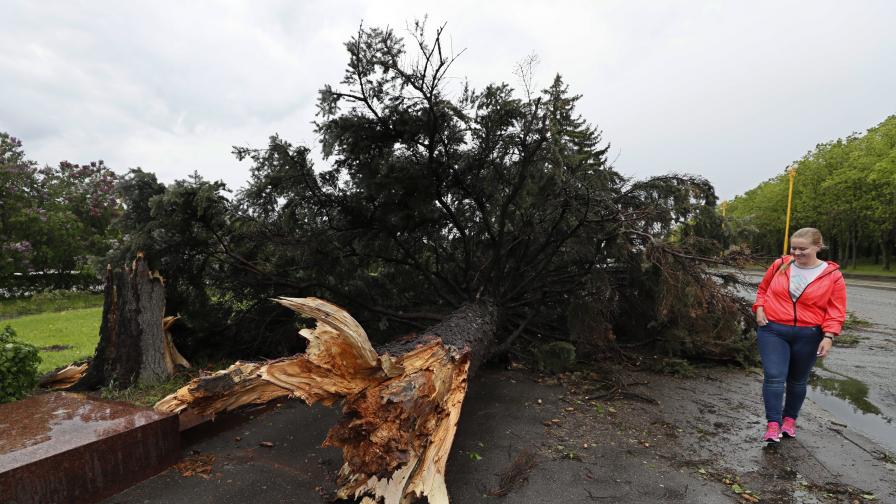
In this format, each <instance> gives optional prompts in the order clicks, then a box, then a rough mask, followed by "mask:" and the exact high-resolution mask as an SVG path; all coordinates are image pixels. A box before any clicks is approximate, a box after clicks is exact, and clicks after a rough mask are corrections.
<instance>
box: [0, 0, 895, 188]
mask: <svg viewBox="0 0 896 504" xmlns="http://www.w3.org/2000/svg"><path fill="white" fill-rule="evenodd" d="M427 14H428V16H429V18H430V24H431V25H432V26H435V25H437V24H441V23H443V22H445V23H447V28H446V32H447V33H448V34H449V35H450V38H451V42H452V43H453V47H454V50H455V52H458V51H460V50H461V49H466V52H465V53H464V54H463V55H462V56H461V57H460V59H459V60H458V61H457V63H456V64H455V66H454V67H453V72H452V75H453V76H455V77H458V78H460V77H467V78H469V80H470V82H471V84H473V85H474V86H475V87H477V88H481V87H482V86H483V85H485V84H487V83H489V82H493V81H505V82H508V83H511V84H517V80H516V77H515V76H514V75H513V70H514V67H515V65H516V64H517V63H518V62H519V61H521V60H523V59H524V58H526V56H527V55H529V54H532V53H535V54H537V56H538V58H539V60H540V63H539V65H538V68H537V70H536V75H535V78H536V83H538V84H540V85H541V87H544V86H546V85H547V84H549V83H550V80H551V78H552V77H553V75H554V74H555V73H561V74H562V75H563V76H564V78H565V79H566V81H567V83H568V84H570V88H571V90H572V91H573V92H575V93H579V94H582V95H583V98H582V100H581V102H580V112H581V113H582V114H583V115H584V116H585V117H586V118H587V119H588V120H589V121H590V122H592V123H594V124H596V125H597V126H598V127H599V128H600V129H602V130H603V132H604V137H605V138H606V139H607V140H609V141H610V143H611V144H612V150H611V155H610V158H611V159H615V166H616V168H617V169H618V170H619V171H620V172H622V173H623V174H625V175H628V176H632V177H638V178H640V177H645V176H649V175H655V174H661V173H667V172H688V173H696V174H700V175H703V176H705V177H707V178H708V179H709V180H710V181H711V182H712V183H713V184H714V185H715V186H716V189H717V192H718V193H719V195H720V196H721V197H722V198H730V197H733V196H734V195H736V194H740V193H742V192H743V191H745V190H747V189H749V188H751V187H753V186H754V185H756V184H757V183H759V182H760V181H762V180H765V179H767V178H769V177H772V176H774V175H775V174H777V173H780V172H782V171H783V170H784V168H785V167H786V166H787V165H788V164H789V163H790V162H791V161H792V160H795V159H798V158H799V157H800V156H802V155H803V154H804V153H805V152H806V151H808V150H810V149H812V148H813V147H814V146H815V144H817V143H819V142H822V141H826V140H829V139H833V138H837V137H843V136H846V135H848V134H850V133H851V132H854V131H864V130H865V129H867V128H869V127H871V126H874V125H875V124H877V123H879V122H880V121H882V120H883V119H885V118H886V117H887V116H889V115H892V114H894V113H896V31H894V26H896V2H893V1H890V0H881V1H853V2H843V1H830V2H828V1H817V0H811V1H810V0H807V1H804V2H786V1H774V2H756V1H741V2H721V1H707V2H698V1H696V0H686V1H685V0H683V1H680V2H658V1H644V2H639V1H631V0H625V1H603V0H594V1H584V2H566V1H562V0H553V1H540V2H522V1H519V0H517V1H513V2H497V1H487V0H477V1H474V2H467V1H451V2H425V1H420V0H415V1H406V2H405V1H394V2H387V1H379V2H373V1H369V2H362V1H353V2H340V1H332V0H331V1H319V2H312V1H302V2H299V1H282V2H274V1H252V2H249V1H245V2H210V1H209V2H198V1H191V2H182V1H178V2H164V1H158V0H155V1H152V2H148V1H147V2H121V1H114V2H113V1H110V2H100V1H94V2H69V1H65V2H61V1H60V2H49V1H39V2H32V1H21V2H19V1H9V0H5V1H4V2H3V4H2V10H0V131H7V132H9V133H10V134H12V135H15V136H18V137H19V138H21V139H22V140H23V141H24V143H25V149H26V152H27V153H28V155H29V157H30V158H31V159H34V160H36V161H38V162H40V163H50V164H55V163H57V162H59V161H61V160H68V161H72V162H78V163H81V162H87V161H91V160H95V159H103V160H105V161H106V163H107V164H108V165H109V166H111V167H112V168H113V169H114V170H116V171H117V172H119V173H123V172H125V171H126V170H127V169H128V168H130V167H136V166H141V167H143V168H144V169H146V170H150V171H154V172H156V173H157V174H158V175H159V177H160V179H161V180H163V181H166V182H168V181H172V180H174V179H177V178H184V177H186V176H187V175H188V174H190V173H192V172H193V171H194V170H195V171H198V172H199V173H201V174H202V175H203V176H205V177H207V178H211V179H223V180H224V181H225V182H227V183H228V184H229V186H230V187H231V188H232V189H237V188H239V187H241V186H242V185H243V183H244V182H245V180H246V179H247V175H248V170H249V165H248V164H246V163H239V162H237V161H236V160H235V159H234V158H233V156H232V155H231V146H233V145H248V146H258V147H261V146H264V145H265V144H266V141H267V137H268V136H269V135H271V134H273V133H279V134H280V135H281V136H283V137H285V138H287V139H289V140H291V141H293V142H294V143H301V144H305V145H308V146H310V147H312V148H313V149H314V150H315V151H316V152H318V153H319V148H318V147H317V140H316V138H315V135H314V133H313V131H312V126H311V124H310V122H311V121H312V120H313V119H314V112H315V100H316V98H317V91H318V89H320V87H321V86H322V85H324V84H327V83H330V84H336V83H338V81H339V80H340V78H341V76H342V72H343V69H344V66H345V63H346V61H347V58H346V53H345V50H344V48H343V45H342V43H343V42H344V41H346V40H347V39H348V38H349V37H350V36H352V35H353V34H354V33H355V32H356V31H357V28H358V25H359V24H360V23H361V22H362V21H363V22H364V23H365V24H367V25H377V26H382V25H389V26H392V27H394V28H397V29H399V30H400V31H404V29H405V26H406V25H407V24H408V23H409V22H411V21H412V20H413V19H415V18H419V17H422V16H424V15H427Z"/></svg>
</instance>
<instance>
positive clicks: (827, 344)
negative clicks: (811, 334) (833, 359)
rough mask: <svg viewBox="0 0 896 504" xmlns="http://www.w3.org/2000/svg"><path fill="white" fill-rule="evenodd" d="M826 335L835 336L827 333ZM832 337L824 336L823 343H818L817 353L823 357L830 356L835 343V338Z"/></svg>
mask: <svg viewBox="0 0 896 504" xmlns="http://www.w3.org/2000/svg"><path fill="white" fill-rule="evenodd" d="M825 336H831V338H833V336H834V335H833V334H825ZM831 338H827V337H826V338H822V339H821V343H819V344H818V352H817V353H816V355H818V356H819V357H821V358H822V359H823V358H825V357H827V356H828V353H829V352H830V351H831V347H832V346H833V345H834V340H833V339H831Z"/></svg>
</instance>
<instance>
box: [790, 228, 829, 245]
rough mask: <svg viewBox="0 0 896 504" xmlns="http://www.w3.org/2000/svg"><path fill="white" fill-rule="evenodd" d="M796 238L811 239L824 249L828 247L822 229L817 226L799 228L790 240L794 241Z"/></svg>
mask: <svg viewBox="0 0 896 504" xmlns="http://www.w3.org/2000/svg"><path fill="white" fill-rule="evenodd" d="M794 238H799V239H800V240H809V241H810V242H811V243H812V245H815V246H816V247H818V248H820V249H822V250H824V249H826V248H827V247H826V246H825V244H824V240H823V239H822V238H821V231H819V230H817V229H815V228H809V227H806V228H802V229H797V230H796V232H794V233H793V235H791V236H790V240H791V241H793V239H794Z"/></svg>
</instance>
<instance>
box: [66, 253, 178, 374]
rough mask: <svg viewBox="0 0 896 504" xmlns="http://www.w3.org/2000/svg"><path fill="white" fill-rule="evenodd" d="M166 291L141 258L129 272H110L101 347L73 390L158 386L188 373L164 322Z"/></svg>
mask: <svg viewBox="0 0 896 504" xmlns="http://www.w3.org/2000/svg"><path fill="white" fill-rule="evenodd" d="M164 312H165V287H164V282H163V280H162V277H161V276H159V275H158V274H157V273H153V272H151V271H150V270H149V267H148V266H147V265H146V261H145V260H144V258H143V255H142V254H138V255H137V258H136V259H135V260H134V263H133V265H132V266H131V267H130V268H127V267H122V268H121V269H120V270H113V269H112V266H109V267H108V268H107V270H106V287H105V290H104V300H103V315H102V322H101V324H100V341H99V343H98V344H97V347H96V351H95V353H94V357H93V360H92V361H91V362H90V366H89V367H88V368H87V370H86V372H85V373H84V375H83V376H82V377H81V378H80V379H79V380H78V382H77V383H75V384H74V385H72V386H71V387H70V390H93V389H96V388H99V387H103V386H114V387H117V388H126V387H130V386H131V385H133V384H136V383H155V382H159V381H163V380H165V379H167V378H169V377H171V375H173V374H174V371H175V365H181V366H184V367H189V364H188V363H187V361H186V360H185V359H184V358H183V357H182V356H181V355H180V353H178V352H177V349H176V348H174V345H173V343H172V342H171V334H170V333H169V332H168V328H169V327H170V325H171V323H173V321H174V317H168V318H167V319H163V315H164Z"/></svg>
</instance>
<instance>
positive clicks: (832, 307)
mask: <svg viewBox="0 0 896 504" xmlns="http://www.w3.org/2000/svg"><path fill="white" fill-rule="evenodd" d="M783 261H787V264H788V265H787V266H786V267H785V268H784V269H783V270H781V266H782V264H783ZM792 262H793V257H792V256H784V257H782V258H780V259H778V260H776V261H775V262H774V263H772V265H771V266H770V267H769V268H768V271H766V272H765V277H763V278H762V283H760V284H759V291H758V292H756V302H755V303H753V311H754V312H755V311H756V309H757V308H759V307H760V306H762V307H764V308H765V316H766V318H768V319H769V320H771V321H772V322H777V323H779V324H792V325H797V326H803V327H814V326H821V329H822V330H823V331H824V332H826V333H833V334H840V329H841V328H842V327H843V321H844V320H846V283H845V282H844V281H843V274H841V273H840V266H839V265H838V264H837V263H835V262H833V261H827V263H828V266H827V268H825V269H824V271H822V272H821V274H820V275H818V276H817V277H816V278H815V280H812V282H810V283H809V285H807V286H806V290H804V291H803V293H802V294H800V297H798V298H797V299H796V301H794V300H793V299H791V297H790V263H792ZM779 270H781V271H779Z"/></svg>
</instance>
